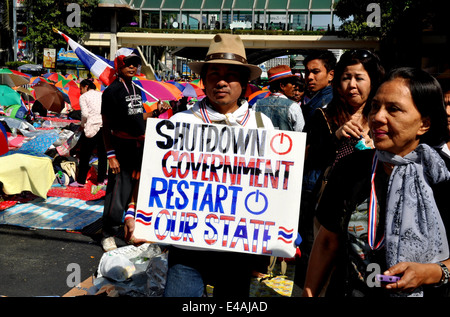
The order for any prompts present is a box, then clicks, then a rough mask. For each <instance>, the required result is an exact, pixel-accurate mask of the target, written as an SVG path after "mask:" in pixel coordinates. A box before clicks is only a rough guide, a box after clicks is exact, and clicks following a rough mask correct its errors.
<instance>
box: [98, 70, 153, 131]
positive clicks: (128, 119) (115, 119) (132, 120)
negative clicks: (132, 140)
mask: <svg viewBox="0 0 450 317" xmlns="http://www.w3.org/2000/svg"><path fill="white" fill-rule="evenodd" d="M143 113H144V107H143V105H142V97H141V91H140V89H139V88H137V87H133V85H132V84H131V83H129V84H126V86H125V83H124V82H123V81H121V80H120V79H116V80H115V81H114V82H113V83H112V84H111V85H109V86H108V88H106V89H105V91H104V92H103V96H102V115H104V116H106V117H107V118H108V120H109V122H110V126H111V129H112V130H113V131H122V132H126V133H128V134H130V135H132V136H141V135H144V134H145V121H144V118H143Z"/></svg>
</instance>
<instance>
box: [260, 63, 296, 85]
mask: <svg viewBox="0 0 450 317" xmlns="http://www.w3.org/2000/svg"><path fill="white" fill-rule="evenodd" d="M290 77H298V76H297V75H295V74H292V70H291V68H290V67H289V66H287V65H278V66H275V67H272V68H271V69H269V71H268V72H267V79H268V80H269V83H271V82H274V81H276V80H280V79H284V78H290Z"/></svg>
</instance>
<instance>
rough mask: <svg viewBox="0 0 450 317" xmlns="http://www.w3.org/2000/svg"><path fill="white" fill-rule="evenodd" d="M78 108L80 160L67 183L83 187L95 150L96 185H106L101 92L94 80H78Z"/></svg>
mask: <svg viewBox="0 0 450 317" xmlns="http://www.w3.org/2000/svg"><path fill="white" fill-rule="evenodd" d="M80 93H81V96H80V108H81V128H82V130H83V132H82V133H81V136H80V139H79V141H78V144H79V146H80V162H79V164H78V175H77V179H76V181H75V182H73V183H71V184H69V186H73V187H84V185H85V183H86V178H87V175H88V172H89V170H90V168H91V166H90V160H91V156H92V154H94V150H96V153H97V158H98V165H97V167H98V168H97V185H99V186H105V185H106V170H107V168H108V163H107V158H106V151H105V145H104V143H103V132H102V115H101V113H100V112H101V106H102V93H101V92H100V91H98V90H97V87H96V86H95V84H94V82H93V81H92V80H89V79H84V80H82V81H81V82H80Z"/></svg>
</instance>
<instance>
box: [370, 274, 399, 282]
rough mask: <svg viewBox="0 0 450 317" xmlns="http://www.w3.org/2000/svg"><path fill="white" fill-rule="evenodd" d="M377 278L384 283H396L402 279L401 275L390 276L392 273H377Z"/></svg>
mask: <svg viewBox="0 0 450 317" xmlns="http://www.w3.org/2000/svg"><path fill="white" fill-rule="evenodd" d="M375 278H376V279H377V281H379V282H383V283H395V282H397V281H398V280H400V277H399V276H390V275H383V274H377V275H375Z"/></svg>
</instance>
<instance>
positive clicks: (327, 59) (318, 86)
mask: <svg viewBox="0 0 450 317" xmlns="http://www.w3.org/2000/svg"><path fill="white" fill-rule="evenodd" d="M303 65H304V66H305V83H306V89H307V91H306V94H305V96H304V103H303V106H302V111H303V117H304V119H305V123H306V126H308V122H309V120H310V119H311V116H312V115H313V113H314V110H316V109H317V108H324V107H326V105H327V104H329V103H330V101H331V99H332V98H333V88H332V87H331V82H332V80H333V77H334V67H335V65H336V57H335V56H334V54H333V53H332V52H331V51H321V50H318V51H313V52H311V53H310V54H308V55H307V56H306V58H305V59H304V60H303Z"/></svg>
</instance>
